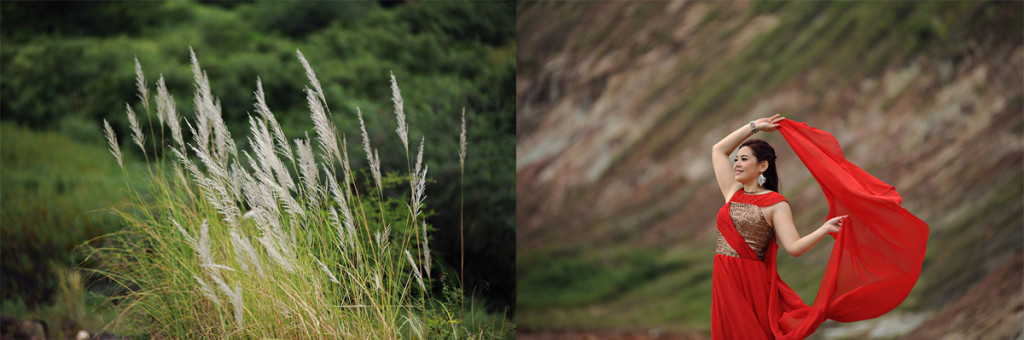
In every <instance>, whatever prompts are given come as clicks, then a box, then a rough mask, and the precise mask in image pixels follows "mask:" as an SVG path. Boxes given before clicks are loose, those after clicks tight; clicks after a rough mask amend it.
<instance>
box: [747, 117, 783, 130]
mask: <svg viewBox="0 0 1024 340" xmlns="http://www.w3.org/2000/svg"><path fill="white" fill-rule="evenodd" d="M781 115H782V114H779V113H777V114H775V115H774V116H771V117H770V118H761V119H758V120H755V121H754V127H755V128H757V131H764V132H774V131H775V130H778V129H779V122H780V121H782V120H783V119H786V117H779V116H781Z"/></svg>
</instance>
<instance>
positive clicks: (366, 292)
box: [103, 51, 484, 339]
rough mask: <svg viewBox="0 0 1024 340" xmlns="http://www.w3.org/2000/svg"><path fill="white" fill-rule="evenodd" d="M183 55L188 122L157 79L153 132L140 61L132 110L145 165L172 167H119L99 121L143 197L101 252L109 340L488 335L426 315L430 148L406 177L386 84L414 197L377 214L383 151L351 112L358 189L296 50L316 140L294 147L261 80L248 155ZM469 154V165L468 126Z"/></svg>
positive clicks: (401, 124)
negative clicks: (128, 336) (132, 338)
mask: <svg viewBox="0 0 1024 340" xmlns="http://www.w3.org/2000/svg"><path fill="white" fill-rule="evenodd" d="M190 52H191V60H192V73H193V78H194V81H195V93H194V97H193V105H194V107H195V116H194V117H191V118H183V117H182V116H181V115H179V113H178V112H177V108H176V107H175V102H174V99H173V97H172V96H171V95H170V94H169V92H168V90H167V87H166V85H165V84H164V80H163V76H162V75H161V76H160V77H159V80H158V81H157V85H156V88H157V91H156V96H155V101H156V112H155V115H156V118H157V119H156V120H157V121H158V123H159V125H158V126H156V127H154V126H153V123H152V121H153V119H151V114H152V113H151V110H150V105H149V90H148V84H146V82H145V78H144V75H143V72H142V66H141V64H139V62H138V60H136V61H135V66H136V68H135V69H136V76H137V82H136V86H137V88H138V91H139V96H138V97H139V99H140V100H142V101H143V104H142V108H143V109H144V110H145V116H140V117H136V115H135V112H134V110H133V109H132V106H131V105H128V106H127V112H128V115H129V117H128V118H129V119H128V120H129V123H130V130H131V134H132V136H131V139H132V142H133V143H134V145H135V146H137V147H139V148H140V149H142V152H143V154H145V155H153V156H154V157H156V156H155V155H158V154H162V155H164V157H157V158H155V160H154V161H153V162H151V163H149V164H150V165H149V169H148V171H146V172H134V171H133V170H128V169H125V167H124V165H123V164H124V162H123V157H124V156H123V154H122V153H121V150H120V144H119V143H118V140H117V136H116V135H115V133H114V131H113V129H112V128H111V126H110V125H109V123H106V121H104V130H105V133H106V136H107V140H108V143H109V144H110V148H111V152H112V153H113V154H114V156H115V159H116V161H117V162H118V164H119V165H121V167H122V168H123V169H125V176H126V178H127V179H128V183H129V190H130V191H132V190H133V189H132V188H133V185H131V183H133V182H138V181H142V182H145V183H146V184H147V186H148V188H150V189H149V191H147V192H146V193H141V192H132V194H133V195H134V196H133V197H134V198H133V204H132V205H131V206H128V207H122V208H120V209H117V210H116V211H117V212H118V213H119V214H120V215H121V216H123V217H124V218H125V219H126V220H127V221H128V224H129V227H128V228H127V229H126V230H125V231H124V232H122V233H119V234H117V235H115V236H114V239H115V240H116V241H117V242H115V243H114V244H113V245H112V246H110V247H108V248H106V249H104V250H105V251H104V252H103V254H104V255H105V257H104V258H103V259H104V260H105V262H106V263H107V264H108V266H107V268H108V269H107V272H106V274H107V275H108V276H109V277H110V278H111V279H113V280H115V281H116V282H118V283H119V284H120V286H121V287H123V288H124V289H125V290H126V291H127V292H126V294H125V295H124V296H123V297H122V298H123V301H120V302H119V304H118V306H119V307H118V308H119V309H120V315H121V316H120V317H119V318H118V319H117V320H116V321H115V322H114V323H113V324H112V327H113V329H114V330H115V332H123V333H132V332H139V333H141V334H140V335H142V336H143V337H159V338H218V339H219V338H267V337H269V338H304V339H305V338H348V339H391V338H405V337H413V338H419V337H424V336H426V335H425V334H426V333H424V332H429V331H431V330H432V329H433V330H434V331H437V329H440V328H439V327H437V326H436V325H434V326H432V325H431V324H429V323H430V322H431V321H429V320H435V321H434V323H436V324H438V325H442V327H441V328H443V329H444V330H445V332H447V333H440V334H448V335H450V336H456V337H467V336H473V335H474V334H484V333H483V332H472V331H469V330H465V329H464V328H459V327H460V326H459V318H458V317H457V316H454V317H453V316H452V314H451V313H448V309H449V308H450V307H447V306H445V305H444V304H443V302H441V303H442V304H441V310H442V311H443V313H440V312H439V313H436V314H432V313H433V312H432V310H433V309H435V307H432V306H437V304H438V302H437V301H438V300H440V299H434V298H432V297H431V296H430V291H431V290H430V289H431V288H430V284H431V280H430V277H429V276H430V266H431V261H432V259H431V256H430V249H429V244H428V243H427V240H428V235H427V230H428V226H427V224H426V222H425V221H423V219H422V216H421V215H422V214H421V212H422V209H423V208H422V207H423V201H424V199H425V198H426V188H425V183H426V182H427V178H426V175H427V166H426V165H425V164H423V159H422V158H423V149H424V145H427V143H426V140H425V138H423V139H421V140H420V147H419V152H418V153H417V155H416V158H415V160H416V161H415V165H413V164H412V162H411V160H412V159H413V158H412V157H411V155H410V154H409V148H408V127H407V126H406V125H405V112H404V109H403V107H402V106H403V103H402V102H403V100H402V98H401V94H400V91H399V87H398V82H397V80H396V78H395V76H394V75H393V74H392V75H391V87H392V91H393V96H394V98H393V103H394V104H395V114H396V119H397V121H398V128H397V129H396V131H397V132H398V134H399V138H400V139H401V141H402V143H403V146H404V147H405V150H403V151H404V152H405V154H406V158H407V159H408V160H410V162H409V168H408V169H406V173H407V176H408V177H407V180H408V181H409V188H410V191H409V194H408V196H404V194H402V196H403V197H399V199H400V201H402V202H405V207H404V208H403V209H391V208H390V205H385V204H383V203H382V202H384V201H385V199H386V197H384V195H385V192H386V191H387V192H392V191H394V190H385V188H386V186H385V185H384V184H383V183H384V182H385V181H384V178H382V174H381V173H382V172H381V169H380V166H381V165H380V156H379V152H380V150H377V149H374V148H372V147H371V145H370V138H369V136H368V134H367V132H366V127H365V124H364V123H363V120H362V112H361V111H359V110H358V108H357V117H356V118H357V119H358V120H359V124H360V129H361V132H362V147H363V151H364V152H365V154H366V158H367V164H369V165H368V166H369V168H370V169H369V174H370V176H371V180H367V179H364V180H367V181H366V183H370V185H368V186H358V185H357V183H356V181H357V180H358V178H357V177H358V176H357V175H358V173H355V172H353V171H352V169H351V167H350V163H349V159H348V150H347V142H346V140H345V137H344V136H341V138H339V137H338V134H337V132H336V130H335V127H334V125H333V123H332V119H331V113H330V109H329V106H328V105H327V102H326V98H325V97H324V95H323V90H322V89H321V85H320V82H319V81H318V80H317V79H316V75H315V73H314V71H313V68H312V67H311V66H310V64H309V62H308V61H307V60H306V58H305V57H304V56H303V55H302V53H301V52H298V53H297V54H298V59H299V62H300V63H301V64H302V66H303V68H304V69H305V71H306V75H307V77H308V78H309V82H310V85H311V86H312V89H306V90H305V93H304V94H305V97H306V99H307V101H308V104H309V109H310V112H311V114H310V118H311V120H312V122H313V127H314V132H315V139H316V140H315V141H313V140H312V139H310V138H309V137H308V135H307V136H306V137H305V138H299V139H294V140H292V141H291V143H289V142H288V139H287V138H286V137H285V135H284V133H283V132H282V129H281V127H280V125H279V124H278V122H277V120H276V119H275V117H274V114H273V113H272V112H271V110H270V108H269V107H267V103H266V100H265V98H264V96H265V94H264V91H263V85H262V83H261V82H260V80H259V79H257V80H256V91H255V92H254V112H255V114H252V115H250V116H249V125H250V129H249V134H250V135H249V137H248V139H247V141H248V143H246V144H247V145H249V149H248V150H238V149H237V148H236V143H235V140H234V139H233V138H232V134H231V133H230V131H228V129H227V125H226V124H225V122H224V120H223V118H222V115H221V107H220V103H219V100H218V99H216V97H214V96H213V95H212V92H211V89H210V85H209V78H208V75H207V73H206V72H205V71H203V70H202V68H201V67H200V64H199V61H198V58H197V57H196V54H195V52H193V51H190ZM463 115H464V113H463ZM145 118H150V119H145ZM146 122H148V123H149V128H150V129H151V131H159V134H160V137H159V138H156V137H155V136H153V137H151V138H149V139H147V138H146V137H145V136H144V134H143V129H142V127H141V125H140V123H146ZM182 123H184V125H185V126H187V128H188V132H189V133H190V136H191V139H190V140H186V139H185V137H186V136H184V132H183V129H182V127H181V125H182ZM165 127H166V128H167V129H168V130H169V131H168V132H169V134H170V137H171V138H170V140H169V141H168V142H167V148H168V149H169V152H160V153H157V152H152V151H153V150H147V148H159V147H161V145H164V139H163V135H164V129H165ZM147 140H148V141H151V144H150V145H149V146H147V144H146V141H147ZM171 141H173V142H171ZM461 143H462V149H461V151H460V163H461V162H463V159H464V157H465V156H464V155H465V120H463V135H462V138H461ZM314 145H315V146H314ZM314 148H315V149H316V150H318V151H319V152H318V153H317V152H316V151H314ZM147 158H148V156H147ZM339 168H340V169H339ZM293 176H294V177H293ZM389 176H392V175H389ZM392 182H393V180H392ZM360 189H362V190H365V191H370V192H360ZM405 197H408V198H407V199H406V198H405ZM389 209H390V210H389ZM460 228H461V226H460ZM424 273H425V274H424ZM454 308H455V309H456V310H461V306H456V307H454ZM438 315H441V316H442V317H438ZM437 320H440V321H437ZM449 328H450V330H451V332H449V331H448V329H449ZM431 334H439V333H431Z"/></svg>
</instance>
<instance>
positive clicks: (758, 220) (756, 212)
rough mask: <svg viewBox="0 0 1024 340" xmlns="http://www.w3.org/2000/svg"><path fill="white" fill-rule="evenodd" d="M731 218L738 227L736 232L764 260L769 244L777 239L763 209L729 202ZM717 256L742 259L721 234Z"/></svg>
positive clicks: (716, 248)
mask: <svg viewBox="0 0 1024 340" xmlns="http://www.w3.org/2000/svg"><path fill="white" fill-rule="evenodd" d="M729 216H730V217H732V223H733V224H734V225H735V226H736V230H737V231H739V233H740V235H742V236H743V240H744V241H747V245H748V246H750V248H751V249H753V250H754V252H756V253H757V257H758V258H760V259H761V260H764V254H765V252H766V251H767V250H768V243H769V242H771V240H772V238H773V237H775V228H772V226H771V225H769V224H768V220H766V219H765V217H764V214H763V213H761V207H758V206H757V205H753V204H746V203H737V202H729ZM715 254H721V255H726V256H731V257H740V255H739V254H738V253H736V250H735V249H732V246H730V245H729V242H726V241H725V237H723V236H722V234H721V233H719V234H718V244H717V246H716V247H715Z"/></svg>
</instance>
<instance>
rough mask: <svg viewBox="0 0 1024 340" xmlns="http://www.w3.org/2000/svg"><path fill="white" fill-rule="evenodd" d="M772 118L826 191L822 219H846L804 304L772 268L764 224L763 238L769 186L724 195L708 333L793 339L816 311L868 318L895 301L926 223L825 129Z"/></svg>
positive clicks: (917, 265) (808, 329)
mask: <svg viewBox="0 0 1024 340" xmlns="http://www.w3.org/2000/svg"><path fill="white" fill-rule="evenodd" d="M779 125H780V127H779V133H781V134H782V136H783V137H784V138H785V139H786V141H787V142H788V143H789V146H790V147H791V148H792V149H793V152H794V153H795V154H796V155H797V156H798V157H799V158H800V160H801V161H802V162H803V163H804V166H806V167H807V169H808V170H809V171H810V173H811V175H813V176H814V178H815V180H817V181H818V184H819V185H820V186H821V189H822V192H824V194H825V198H826V199H828V203H829V214H828V217H827V218H832V217H835V216H842V215H848V216H849V218H848V219H847V220H845V221H844V222H843V228H842V229H840V231H839V233H837V234H833V235H832V236H833V237H835V238H836V242H835V245H834V246H833V248H832V254H831V255H830V257H829V261H828V266H827V267H826V269H825V275H824V277H823V278H822V281H821V286H820V287H819V288H818V295H817V296H816V297H815V299H814V303H812V304H811V305H807V304H805V303H804V302H803V300H802V299H801V298H800V297H799V296H798V295H797V294H796V293H795V292H794V291H793V290H792V289H790V288H789V286H787V285H786V283H785V282H783V281H782V279H781V278H780V277H779V275H778V271H777V269H776V263H775V257H776V254H777V252H778V245H777V244H776V243H775V238H774V230H772V232H773V234H772V235H771V236H768V237H767V240H765V238H766V236H765V235H766V232H764V230H765V226H767V221H764V218H763V217H761V215H760V208H761V207H767V206H771V205H774V204H777V203H779V202H782V201H784V200H785V198H783V197H782V195H780V194H777V193H774V192H772V193H768V194H764V195H747V194H745V193H743V192H742V191H740V192H737V193H736V194H735V195H733V197H732V198H731V199H730V200H729V202H728V203H726V204H725V206H723V207H722V209H721V210H719V213H718V219H717V224H718V231H719V233H720V234H721V237H720V240H719V246H718V248H717V249H716V254H715V267H714V273H713V275H712V300H711V301H712V302H711V337H712V338H713V339H803V338H805V337H807V336H808V335H810V334H812V333H814V331H815V330H817V329H818V326H819V325H821V323H822V322H824V321H825V320H826V319H832V320H836V321H840V322H853V321H860V320H865V319H870V318H875V317H878V316H880V315H882V314H885V313H887V312H888V311H890V310H892V309H893V308H896V306H898V305H899V304H900V303H901V302H903V300H904V299H906V297H907V295H908V294H910V290H911V289H912V288H913V287H914V284H915V283H916V282H917V279H918V277H919V276H920V274H921V265H922V263H923V261H924V254H925V245H926V243H927V240H928V225H927V224H925V223H924V221H921V220H920V219H918V218H917V217H915V216H914V215H912V214H911V213H910V212H908V211H907V210H906V209H903V208H902V207H900V203H901V202H902V198H901V197H900V195H899V193H897V192H896V190H895V188H894V187H893V186H891V185H889V184H886V183H885V182H882V181H881V180H879V179H877V178H875V177H873V176H871V175H870V174H868V173H867V172H865V171H864V170H861V169H860V168H858V167H857V166H856V165H854V164H853V163H850V162H849V161H847V160H846V158H845V156H844V155H843V151H842V149H840V147H839V143H838V142H836V139H835V137H832V135H830V134H828V133H827V132H824V131H821V130H818V129H815V128H812V127H809V126H807V124H804V123H798V122H794V121H792V120H788V119H787V120H783V121H781V122H779ZM754 212H756V214H753V213H754ZM723 242H724V245H723Z"/></svg>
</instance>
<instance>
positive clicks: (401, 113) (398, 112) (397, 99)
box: [391, 72, 409, 152]
mask: <svg viewBox="0 0 1024 340" xmlns="http://www.w3.org/2000/svg"><path fill="white" fill-rule="evenodd" d="M391 102H393V103H394V104H395V119H396V120H398V129H396V130H395V132H397V133H398V138H401V139H402V145H404V146H405V150H406V152H408V151H409V126H408V125H407V124H406V123H405V108H404V107H405V104H404V102H403V100H402V92H401V91H399V90H398V81H397V80H395V73H394V72H392V73H391Z"/></svg>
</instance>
